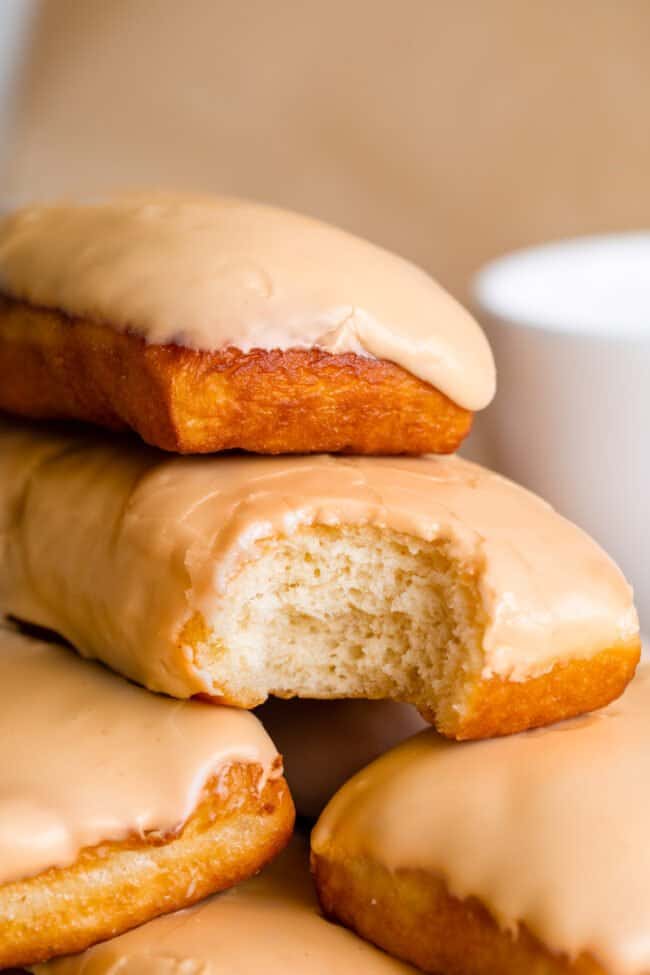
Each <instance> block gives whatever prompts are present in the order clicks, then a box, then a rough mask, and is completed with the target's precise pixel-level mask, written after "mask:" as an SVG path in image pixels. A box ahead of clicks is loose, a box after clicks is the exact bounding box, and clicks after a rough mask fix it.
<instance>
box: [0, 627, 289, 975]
mask: <svg viewBox="0 0 650 975" xmlns="http://www.w3.org/2000/svg"><path fill="white" fill-rule="evenodd" d="M0 695H1V697H2V707H0V741H1V742H2V749H3V763H2V766H3V772H2V778H1V781H0V917H1V918H2V923H1V924H0V968H5V967H12V966H20V965H24V966H27V965H32V964H35V963H36V962H40V961H45V960H46V959H48V958H52V957H55V956H57V955H61V954H67V953H70V952H74V951H80V950H82V949H84V948H86V947H88V946H89V945H92V944H94V943H95V942H97V941H100V940H102V939H104V938H107V937H110V936H111V935H114V934H117V933H120V932H123V931H127V930H129V929H130V928H133V927H135V926H136V925H138V924H141V923H142V922H144V921H147V920H149V919H151V918H155V917H158V916H159V915H161V914H165V913H167V912H169V911H174V910H177V909H179V908H182V907H186V906H188V905H189V904H193V903H194V902H195V901H197V900H200V899H201V898H202V897H205V896H207V895H208V894H210V893H213V892H214V891H219V890H223V889H224V888H226V887H229V886H231V885H232V884H235V883H238V882H239V881H240V880H243V879H246V878H247V877H249V876H251V875H252V874H254V873H255V872H256V871H257V870H259V869H260V868H261V867H262V866H263V865H264V864H265V863H266V862H267V861H268V860H270V859H272V858H273V856H274V855H275V854H276V853H278V852H279V851H280V850H281V849H282V847H283V846H284V844H285V843H286V842H287V840H288V838H289V836H290V835H291V830H292V827H293V817H294V813H293V803H292V801H291V796H290V795H289V791H288V789H287V786H286V783H285V781H284V779H283V778H282V763H281V759H280V756H279V755H278V754H277V751H276V749H275V747H274V746H273V743H272V742H271V740H270V739H269V737H268V735H267V734H266V732H265V731H264V729H263V728H262V726H261V724H260V723H259V721H258V720H257V719H256V718H255V717H254V716H253V715H252V714H250V713H248V712H245V711H236V710H233V709H230V708H220V707H215V706H211V705H209V704H206V703H203V702H199V701H185V702H178V701H172V700H170V699H169V698H165V697H162V696H159V695H155V694H151V693H149V692H148V691H145V690H143V689H142V688H139V687H136V686H135V685H133V684H130V683H129V682H127V681H125V680H123V679H122V678H121V677H118V676H116V675H114V674H111V673H110V672H109V671H108V670H106V669H105V668H103V667H100V666H99V665H98V664H95V663H90V662H88V661H82V660H80V659H79V657H77V656H76V655H75V654H74V653H73V652H72V651H71V650H70V649H69V648H65V647H62V646H57V645H54V644H48V643H44V642H42V641H40V640H35V639H32V638H30V637H27V636H24V635H21V634H19V633H16V632H14V631H11V630H8V629H4V628H0Z"/></svg>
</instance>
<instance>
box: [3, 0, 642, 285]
mask: <svg viewBox="0 0 650 975" xmlns="http://www.w3.org/2000/svg"><path fill="white" fill-rule="evenodd" d="M649 102H650V0H545V2H544V3H534V2H532V0H483V2H481V0H445V2H436V0H385V2H382V0H327V2H318V3H316V2H312V0H266V2H264V0H241V2H236V0H232V2H225V0H224V2H215V0H44V2H43V3H42V5H41V8H40V11H39V13H38V15H37V18H36V22H35V27H34V32H33V38H32V43H31V46H30V49H29V54H28V58H27V59H26V61H25V64H24V71H23V75H22V82H21V85H20V100H19V106H18V111H17V113H16V116H15V123H14V128H13V136H12V138H11V140H10V143H9V152H8V154H6V160H5V170H4V174H3V190H4V193H5V196H6V197H7V198H9V199H10V200H21V199H25V198H29V197H32V196H39V197H40V196H44V195H52V194H53V195H61V194H82V193H83V194H86V193H88V192H93V191H96V190H98V189H102V188H105V187H109V186H115V185H126V186H133V185H141V184H149V183H156V184H172V185H178V186H181V185H183V186H184V185H187V186H192V187H197V188H208V189H215V190H222V191H227V192H235V193H239V194H245V195H250V196H254V197H260V198H264V199H268V200H271V201H275V202H277V203H280V204H285V205H288V206H291V207H295V208H297V209H300V210H305V211H308V212H311V213H314V214H317V215H319V216H322V217H324V218H327V219H329V220H332V221H335V222H337V223H340V224H343V225H344V226H346V227H348V228H350V229H352V230H354V231H357V232H359V233H362V234H364V235H366V236H368V237H371V238H373V239H375V240H377V241H380V242H382V243H383V244H385V245H386V246H388V247H391V248H394V249H396V250H398V251H401V252H402V253H404V254H406V255H408V256H410V257H411V258H414V259H415V260H416V261H418V262H419V263H420V264H422V265H424V266H425V267H427V268H429V269H430V270H432V271H434V273H436V274H437V275H438V276H439V277H440V278H441V279H442V280H443V281H444V282H445V283H446V284H447V285H448V286H450V287H451V288H452V289H453V290H455V291H456V292H457V293H461V294H462V292H463V290H464V288H465V285H466V282H467V279H468V276H469V274H470V272H471V271H472V270H473V269H474V268H475V267H476V266H477V265H479V264H480V263H481V262H483V261H484V260H485V259H486V258H488V257H490V256H492V255H494V254H497V253H499V252H502V251H504V250H507V249H510V248H513V247H517V246H519V245H522V244H526V243H529V242H532V241H537V240H542V239H545V238H549V237H557V236H561V235H565V234H574V233H580V232H587V231H594V230H603V229H607V228H624V227H637V226H641V225H644V224H645V225H649V224H650V191H649V188H648V180H649V176H648V174H649V173H650V108H649Z"/></svg>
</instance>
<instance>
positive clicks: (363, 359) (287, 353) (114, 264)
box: [0, 193, 495, 454]
mask: <svg viewBox="0 0 650 975" xmlns="http://www.w3.org/2000/svg"><path fill="white" fill-rule="evenodd" d="M494 387H495V372H494V362H493V359H492V353H491V351H490V348H489V345H488V343H487V340H486V339H485V336H484V335H483V332H482V331H481V329H480V327H479V326H478V324H477V323H476V322H475V321H474V320H473V318H472V317H471V316H470V315H469V314H468V313H467V312H466V311H465V310H464V309H463V308H462V307H461V306H460V305H459V304H458V303H457V302H456V301H454V299H453V298H452V297H451V296H450V295H448V294H446V292H444V291H443V289H442V288H440V286H439V285H438V284H436V282H435V281H433V280H432V279H431V278H430V277H429V276H428V275H426V274H425V273H424V272H423V271H421V270H420V269H418V268H416V267H414V266H413V265H411V264H409V263H408V262H407V261H404V260H402V259H401V258H399V257H396V256H394V255H392V254H389V253H388V252H386V251H384V250H382V249H381V248H378V247H374V246H373V245H372V244H369V243H368V242H366V241H363V240H359V239H358V238H355V237H353V236H352V235H350V234H347V233H345V232H344V231H342V230H338V229H336V228H334V227H329V226H327V225H325V224H322V223H319V222H318V221H316V220H311V219H309V218H307V217H303V216H300V215H298V214H294V213H288V212H285V211H282V210H277V209H275V208H273V207H268V206H262V205H260V204H255V203H251V202H249V201H245V200H236V199H230V198H227V197H223V198H221V197H200V196H192V195H191V194H186V195H181V194H164V193H163V194H161V193H151V194H144V195H139V196H131V195H127V196H123V197H118V198H115V199H112V200H109V201H106V202H104V203H99V204H94V205H87V206H81V205H77V206H74V205H68V206H62V205H60V206H36V207H30V208H26V209H25V210H21V211H17V212H16V213H15V214H11V215H9V216H7V217H5V218H3V219H1V220H0V409H4V410H6V411H9V412H13V413H16V414H19V415H22V416H27V417H34V418H39V417H40V418H68V419H77V420H84V421H87V422H92V423H95V424H98V425H100V426H104V427H108V428H111V429H123V428H129V429H132V430H135V431H136V432H137V433H139V434H140V436H141V437H142V438H143V439H144V440H145V441H147V442H148V443H150V444H153V445H155V446H157V447H160V448H163V449H165V450H170V451H175V452H179V453H210V452H215V451H221V450H228V449H233V448H238V449H244V450H249V451H254V452H257V453H270V454H277V453H312V452H325V451H328V452H347V453H359V454H418V453H424V452H435V453H449V452H452V451H454V450H455V449H456V448H457V447H458V446H459V444H460V443H461V441H462V440H463V438H464V437H465V436H466V435H467V434H468V433H469V430H470V427H471V421H472V414H473V412H474V411H475V410H477V409H481V408H482V407H484V406H486V405H487V404H488V403H489V401H490V399H491V398H492V395H493V393H494Z"/></svg>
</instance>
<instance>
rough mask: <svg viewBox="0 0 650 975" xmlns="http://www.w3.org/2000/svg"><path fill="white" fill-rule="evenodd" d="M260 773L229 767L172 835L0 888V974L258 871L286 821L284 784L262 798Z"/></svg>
mask: <svg viewBox="0 0 650 975" xmlns="http://www.w3.org/2000/svg"><path fill="white" fill-rule="evenodd" d="M260 773H261V770H260V768H259V766H256V765H249V764H240V763H235V764H233V765H231V766H230V767H229V768H228V769H227V770H225V771H224V774H223V775H222V776H219V777H216V778H215V779H214V780H212V782H210V783H209V784H208V786H207V787H206V790H205V792H204V795H203V798H202V800H201V802H200V804H199V805H198V806H197V808H196V809H195V811H194V812H193V813H192V815H191V817H190V818H189V820H188V821H187V823H185V825H184V826H183V828H182V829H181V830H179V832H178V833H177V834H176V835H174V836H171V837H170V836H167V837H164V836H163V837H161V836H146V837H144V838H142V837H131V838H130V839H128V840H126V841H123V842H106V843H102V844H101V845H100V846H97V847H92V848H89V849H85V850H82V851H81V853H80V855H79V857H78V858H77V860H76V861H75V862H74V863H73V864H71V865H70V866H69V867H52V868H51V869H49V870H47V871H45V872H44V873H42V874H39V875H38V876H36V877H31V878H28V879H26V880H22V881H17V882H14V883H10V884H5V885H4V886H2V887H0V917H2V918H3V923H2V925H0V968H5V967H19V966H28V965H33V964H36V963H38V962H42V961H46V960H48V959H49V958H53V957H56V956H58V955H64V954H71V953H73V952H78V951H82V950H84V949H85V948H88V947H90V946H91V945H93V944H96V943H97V942H98V941H103V940H105V939H106V938H110V937H114V936H115V935H118V934H121V933H123V932H124V931H128V930H129V929H130V928H133V927H136V926H137V925H139V924H143V923H144V922H145V921H149V920H151V919H153V918H155V917H158V916H160V915H161V914H167V913H169V912H171V911H176V910H180V909H181V908H183V907H188V906H189V905H190V904H193V903H195V902H196V901H199V900H201V899H202V898H204V897H206V896H207V895H209V894H212V893H215V892H217V891H220V890H224V889H226V888H227V887H231V886H233V885H234V884H237V883H239V882H241V881H243V880H246V879H247V878H248V877H250V876H252V875H253V874H254V873H256V872H257V871H258V870H260V869H261V868H262V867H263V866H264V865H265V864H266V863H267V862H268V861H270V860H272V859H273V858H274V857H275V856H276V855H277V854H278V853H280V851H281V850H282V849H283V848H284V846H285V845H286V843H287V842H288V840H289V838H290V836H291V832H292V829H293V822H294V808H293V802H292V799H291V795H290V793H289V789H288V787H287V784H286V782H285V780H284V779H283V778H272V779H269V780H268V781H267V782H266V784H265V785H264V787H263V789H262V790H261V791H260V790H259V789H258V783H259V778H260ZM143 853H144V854H146V856H144V857H143Z"/></svg>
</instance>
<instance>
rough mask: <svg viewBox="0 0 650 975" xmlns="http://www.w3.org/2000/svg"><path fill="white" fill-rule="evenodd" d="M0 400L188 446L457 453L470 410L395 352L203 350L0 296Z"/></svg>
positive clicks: (17, 408) (27, 411)
mask: <svg viewBox="0 0 650 975" xmlns="http://www.w3.org/2000/svg"><path fill="white" fill-rule="evenodd" d="M0 409H4V410H6V411H7V412H10V413H17V414H19V415H21V416H28V417H34V418H43V419H54V418H58V419H76V420H85V421H88V422H91V423H96V424H98V425H99V426H103V427H108V428H109V429H114V430H119V429H125V428H131V429H133V430H135V431H137V433H139V434H140V436H141V437H142V438H143V440H145V441H146V442H147V443H150V444H153V445H154V446H156V447H161V448H163V449H164V450H171V451H177V452H179V453H209V452H212V451H218V450H229V449H233V448H237V449H242V450H250V451H254V452H256V453H268V454H279V453H321V452H322V453H325V452H346V453H356V454H421V453H451V452H453V451H454V450H456V449H457V447H458V446H459V445H460V443H461V442H462V440H463V439H464V438H465V437H466V436H467V434H468V433H469V431H470V428H471V422H472V414H471V413H470V412H468V411H467V410H464V409H462V408H461V407H459V406H457V405H456V404H455V403H452V401H451V400H449V399H448V398H447V397H446V396H445V395H444V394H443V393H441V392H439V391H438V390H437V389H434V387H433V386H430V385H429V384H428V383H425V382H423V381H422V380H420V379H417V378H416V377H415V376H413V375H411V374H410V373H408V372H406V371H405V370H404V369H401V368H400V367H399V366H396V365H394V364H393V363H391V362H385V361H381V360H377V359H371V358H367V357H365V356H359V355H355V354H353V353H346V354H344V355H331V354H329V353H327V352H322V351H319V350H317V349H311V350H299V349H291V350H288V351H285V352H283V351H279V350H274V351H264V350H261V349H254V350H252V351H251V352H249V353H243V352H240V351H239V350H238V349H234V348H227V349H223V350H221V351H219V352H197V351H194V350H192V349H186V348H181V347H180V346H176V345H147V344H146V343H145V342H144V341H143V340H142V339H141V338H138V337H137V336H134V335H128V334H124V333H120V332H118V331H116V330H114V329H112V328H108V327H106V326H103V325H96V324H93V323H91V322H87V321H83V320H80V319H73V318H68V317H67V316H66V315H64V314H62V313H61V312H57V311H48V310H46V309H41V308H35V307H33V306H30V305H29V304H26V303H23V302H19V301H14V300H12V299H8V298H5V297H0Z"/></svg>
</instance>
